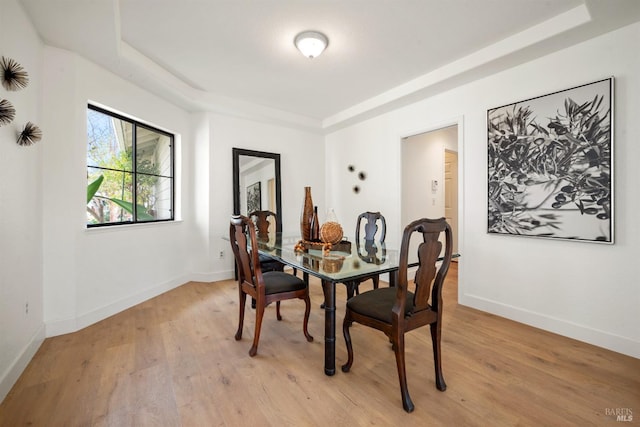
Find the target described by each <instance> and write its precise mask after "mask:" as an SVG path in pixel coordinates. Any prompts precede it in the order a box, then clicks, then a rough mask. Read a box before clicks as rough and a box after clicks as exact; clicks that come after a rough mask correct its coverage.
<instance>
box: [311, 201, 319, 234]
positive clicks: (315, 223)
mask: <svg viewBox="0 0 640 427" xmlns="http://www.w3.org/2000/svg"><path fill="white" fill-rule="evenodd" d="M310 237H311V238H310V239H309V240H310V241H312V242H319V241H320V220H318V207H317V206H315V207H314V208H313V216H312V217H311V235H310Z"/></svg>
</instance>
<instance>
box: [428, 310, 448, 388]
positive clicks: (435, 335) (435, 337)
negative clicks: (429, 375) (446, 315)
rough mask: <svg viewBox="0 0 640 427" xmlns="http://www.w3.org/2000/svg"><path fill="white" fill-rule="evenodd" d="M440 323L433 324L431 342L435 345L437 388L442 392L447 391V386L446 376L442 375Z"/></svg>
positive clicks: (434, 359) (434, 361)
mask: <svg viewBox="0 0 640 427" xmlns="http://www.w3.org/2000/svg"><path fill="white" fill-rule="evenodd" d="M440 331H441V329H440V322H435V323H432V324H431V341H432V344H433V365H434V366H435V374H436V387H437V389H438V390H440V391H445V390H446V389H447V384H446V383H445V382H444V376H443V375H442V360H441V356H440Z"/></svg>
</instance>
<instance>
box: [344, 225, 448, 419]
mask: <svg viewBox="0 0 640 427" xmlns="http://www.w3.org/2000/svg"><path fill="white" fill-rule="evenodd" d="M451 234H452V233H451V227H449V224H448V223H447V222H446V220H445V219H444V218H440V219H427V218H423V219H419V220H416V221H413V222H412V223H411V224H409V225H407V227H406V228H405V229H404V232H403V235H402V244H401V246H400V262H399V270H398V280H397V281H396V286H395V287H389V288H379V289H373V290H371V291H368V292H363V293H362V294H360V295H356V296H354V297H353V298H351V299H349V300H347V304H346V314H345V316H344V322H343V324H342V331H343V334H344V339H345V342H346V346H347V353H348V359H347V363H345V364H344V365H343V366H342V371H343V372H349V370H350V369H351V365H352V364H353V346H352V343H351V335H350V332H349V327H350V326H351V325H352V323H353V322H357V323H360V324H361V325H364V326H369V327H371V328H374V329H377V330H379V331H382V332H384V334H385V335H387V337H388V338H389V340H390V341H391V343H392V348H393V350H394V352H395V357H396V367H397V369H398V379H399V382H400V393H401V395H402V406H403V408H404V410H405V411H407V412H412V411H413V409H414V405H413V402H412V401H411V397H410V396H409V390H408V388H407V373H406V364H405V353H404V342H405V338H404V335H405V333H407V332H409V331H412V330H414V329H417V328H420V327H422V326H426V325H429V326H430V328H431V341H432V345H433V359H434V366H435V380H436V381H435V382H436V388H437V389H438V390H440V391H445V390H446V388H447V385H446V384H445V382H444V377H443V376H442V360H441V356H440V336H441V328H442V286H443V283H444V279H445V277H446V275H447V272H448V270H449V264H450V263H451V255H452V236H451ZM412 236H420V237H421V238H422V242H421V243H420V244H419V245H418V247H417V255H418V260H419V263H418V269H417V271H416V273H415V277H414V280H413V286H412V289H413V292H412V291H410V290H409V285H410V283H409V281H408V279H407V269H408V264H409V263H408V258H409V250H410V246H409V243H410V240H411V237H412ZM442 240H444V256H443V258H442V260H441V261H439V257H440V256H441V255H442V250H443V243H442ZM438 264H439V265H438ZM418 366H420V367H422V365H418ZM418 371H420V369H418Z"/></svg>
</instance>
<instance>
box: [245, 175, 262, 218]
mask: <svg viewBox="0 0 640 427" xmlns="http://www.w3.org/2000/svg"><path fill="white" fill-rule="evenodd" d="M260 184H261V183H260V181H258V182H256V183H255V184H251V185H250V186H248V187H247V214H250V213H251V212H254V211H259V210H262V189H261V185H260Z"/></svg>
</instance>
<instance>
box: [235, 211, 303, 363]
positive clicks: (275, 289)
mask: <svg viewBox="0 0 640 427" xmlns="http://www.w3.org/2000/svg"><path fill="white" fill-rule="evenodd" d="M229 240H230V241H231V249H232V250H233V255H234V256H235V259H236V264H237V266H238V291H239V293H240V317H239V321H238V331H237V332H236V335H235V338H236V340H240V339H242V330H243V326H244V312H245V305H246V298H247V295H249V296H250V297H251V298H253V299H255V301H256V324H255V332H254V334H253V345H252V346H251V349H250V350H249V355H250V356H251V357H253V356H255V355H256V353H257V352H258V342H259V340H260V329H261V326H262V318H263V317H264V311H265V308H266V307H267V306H268V305H269V304H271V303H272V302H275V303H276V317H277V319H278V320H282V316H281V315H280V301H283V300H288V299H295V298H297V299H301V300H303V301H304V303H305V311H304V320H303V323H302V331H303V332H304V336H305V337H306V338H307V341H309V342H311V341H313V337H312V336H311V335H309V332H308V329H307V326H308V323H309V313H310V312H311V300H310V299H309V288H308V286H307V284H306V283H305V282H304V280H302V279H300V278H299V277H297V276H294V275H292V274H288V273H285V272H283V271H268V272H264V273H263V272H262V269H261V267H260V261H259V257H258V250H257V248H258V240H257V237H256V227H255V225H254V223H253V221H251V219H250V218H248V217H245V216H242V215H233V216H232V217H231V224H230V227H229Z"/></svg>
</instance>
